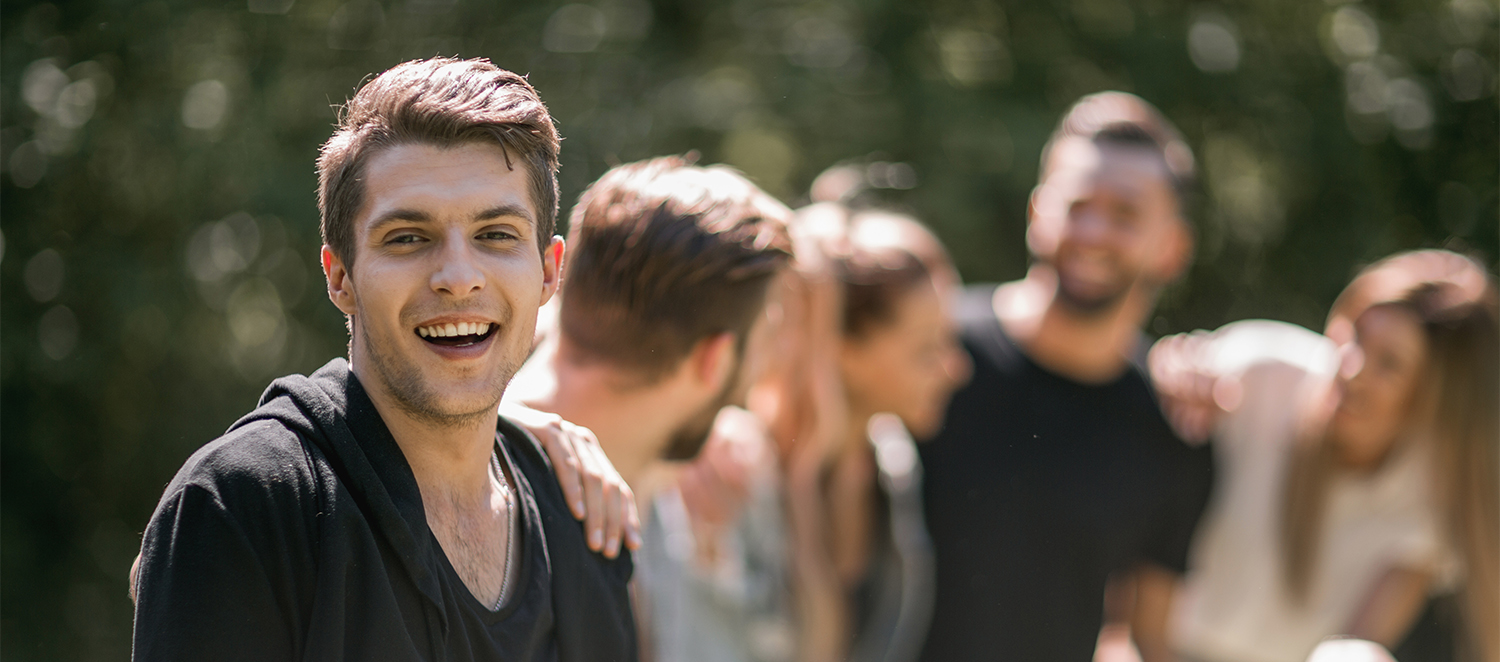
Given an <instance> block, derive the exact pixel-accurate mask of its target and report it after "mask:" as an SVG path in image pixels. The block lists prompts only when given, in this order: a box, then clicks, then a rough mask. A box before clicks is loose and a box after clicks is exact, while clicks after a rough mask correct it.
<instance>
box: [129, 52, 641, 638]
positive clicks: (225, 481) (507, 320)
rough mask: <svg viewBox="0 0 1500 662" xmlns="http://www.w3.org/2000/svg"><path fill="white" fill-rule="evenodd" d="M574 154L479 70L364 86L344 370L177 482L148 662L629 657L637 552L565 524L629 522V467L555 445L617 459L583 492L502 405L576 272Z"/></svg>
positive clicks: (264, 405)
mask: <svg viewBox="0 0 1500 662" xmlns="http://www.w3.org/2000/svg"><path fill="white" fill-rule="evenodd" d="M558 143H559V138H558V135H557V132H556V129H555V128H554V126H553V123H552V119H551V117H550V116H549V115H548V113H547V110H546V107H545V106H544V105H543V104H542V102H541V100H540V99H539V98H538V97H537V94H536V91H535V90H534V89H532V87H531V86H530V85H529V84H528V83H527V82H526V80H525V79H524V78H522V77H520V76H518V75H516V74H514V73H511V72H509V71H504V70H501V69H499V68H497V67H495V66H494V65H493V64H490V63H489V61H487V60H454V59H447V58H435V59H432V60H423V61H414V62H408V63H405V64H403V65H400V66H398V67H395V68H393V69H391V70H389V71H386V72H385V73H383V74H381V75H379V76H377V77H376V78H374V79H373V80H371V81H370V82H369V83H368V84H366V85H364V86H363V87H362V88H361V89H360V90H359V92H358V93H357V94H356V95H355V96H354V98H353V99H352V100H350V101H349V103H348V105H347V106H346V107H345V108H344V109H343V112H342V113H341V116H340V120H339V123H338V126H337V129H336V131H335V133H334V135H333V136H332V137H331V138H330V139H329V140H328V141H327V143H325V144H324V146H323V149H322V153H321V155H320V157H319V159H318V175H319V189H318V194H319V195H318V201H319V210H320V212H321V216H322V235H323V239H324V242H325V243H324V246H323V250H322V261H323V269H324V274H325V276H326V277H327V285H328V295H329V298H330V299H331V300H332V301H333V303H334V304H335V305H336V306H338V308H339V309H340V310H341V311H342V312H343V313H344V315H345V316H346V321H347V324H348V329H349V334H350V341H349V359H348V360H347V361H345V360H344V359H342V358H339V359H334V360H333V361H330V362H329V363H328V364H327V365H325V366H324V367H323V368H321V369H319V370H318V371H316V372H315V373H313V374H312V375H311V376H310V377H303V376H300V375H294V376H290V377H283V378H281V379H278V380H276V381H275V382H273V383H272V384H271V386H270V387H269V388H268V389H267V390H266V392H265V395H263V396H262V398H261V403H260V405H259V407H258V408H257V409H256V410H255V411H253V412H251V413H250V414H248V415H246V416H245V417H243V418H241V419H240V420H239V421H238V422H237V423H235V425H234V426H232V427H231V428H230V430H229V432H227V433H225V435H224V436H222V437H220V438H219V439H217V440H215V441H213V442H211V443H209V444H208V445H206V446H204V447H203V448H201V449H200V450H198V451H197V452H196V453H194V455H193V456H192V457H191V458H189V459H188V460H187V462H186V463H185V464H184V465H183V467H182V469H181V470H180V471H179V472H178V473H177V475H176V477H175V478H174V479H173V480H172V482H171V484H169V485H168V486H167V489H166V491H165V494H164V495H163V496H162V498H161V501H160V503H159V505H158V506H157V509H156V512H155V514H154V515H153V516H152V518H151V522H150V524H149V525H148V527H147V529H146V532H145V535H144V540H143V542H142V549H141V555H140V557H139V558H138V568H137V569H138V573H136V572H134V571H133V573H132V574H133V575H134V577H133V578H132V584H133V588H134V596H135V597H136V599H137V602H136V611H135V637H134V657H135V658H136V659H143V660H178V659H181V660H203V659H213V660H272V659H282V660H287V659H310V660H324V659H471V660H499V659H505V660H531V659H537V660H578V661H583V660H605V659H613V660H626V659H634V657H635V655H636V641H635V634H636V633H635V626H634V622H633V617H632V613H631V611H630V604H629V596H628V593H627V582H628V581H629V578H630V574H631V565H630V559H629V555H628V554H626V555H621V556H619V557H618V558H614V559H613V560H609V559H605V558H604V557H603V556H599V555H594V554H591V553H589V551H588V550H589V547H588V545H587V544H586V543H585V540H584V538H585V535H584V529H583V527H580V526H578V525H577V524H576V523H574V522H573V521H572V518H571V517H570V514H571V515H577V514H578V512H577V509H575V508H570V501H578V500H579V492H581V491H583V490H584V489H585V488H587V491H588V492H589V493H590V494H593V495H596V496H597V495H599V494H604V493H609V494H614V495H615V496H616V499H615V500H614V501H612V502H611V503H600V502H598V500H597V499H596V500H595V501H596V503H593V504H591V505H590V510H592V511H593V512H594V513H595V515H596V518H595V521H594V522H593V523H592V524H598V523H599V521H598V518H597V514H598V513H599V512H600V511H601V510H604V509H613V510H616V511H619V512H621V513H622V516H620V517H617V518H615V519H616V520H617V524H618V522H619V521H622V520H623V519H625V518H626V517H627V516H629V508H630V507H631V504H630V503H629V501H628V499H625V500H624V501H621V500H619V495H620V493H621V490H622V488H621V487H620V485H619V482H618V476H617V475H615V474H614V470H613V469H612V468H610V467H609V464H608V462H607V461H604V460H603V458H602V457H599V456H595V455H590V456H589V457H586V458H579V457H577V456H576V455H575V456H570V457H562V456H557V455H554V456H553V457H554V461H555V462H559V463H562V462H566V463H568V464H573V463H574V462H580V463H582V464H583V465H585V466H586V467H587V469H585V470H584V471H583V473H585V474H590V475H592V477H593V478H592V479H586V480H585V481H584V482H585V483H590V482H594V483H597V479H598V478H599V476H600V475H601V474H605V473H607V474H608V477H607V478H606V479H605V480H604V482H603V484H602V485H601V484H594V485H593V486H592V487H591V488H589V487H588V486H587V485H579V484H576V483H575V484H574V485H573V492H572V494H569V493H568V492H567V491H565V489H564V487H563V486H562V485H561V484H560V482H565V481H568V480H569V478H572V479H574V480H576V479H578V475H577V474H578V471H577V470H576V469H568V470H561V469H560V470H559V472H560V473H561V475H560V476H554V473H553V469H552V468H551V467H550V466H549V463H548V459H547V457H546V456H545V455H544V454H543V450H542V447H541V445H540V444H539V443H538V442H537V440H536V439H534V438H533V437H532V436H530V435H529V434H528V432H527V431H525V430H523V429H522V428H520V427H517V426H516V424H514V423H512V422H511V421H510V420H508V419H507V418H505V417H502V416H499V415H498V414H497V405H498V404H499V402H500V400H501V396H502V394H503V393H504V391H505V389H506V386H507V384H508V382H509V381H510V379H511V377H512V375H514V374H515V372H516V370H517V369H518V368H519V367H520V365H521V362H522V360H524V358H525V357H526V355H527V353H528V352H529V351H530V348H531V341H532V336H533V333H534V326H535V320H536V315H537V310H538V308H539V307H540V306H541V305H543V304H544V303H545V302H546V301H547V300H548V299H549V298H550V297H551V296H552V295H553V293H554V292H555V291H556V289H557V286H558V284H559V282H560V278H559V276H560V275H561V274H560V268H561V266H562V255H563V242H562V240H561V238H558V237H555V236H553V234H552V231H553V229H554V226H555V219H556V214H557V179H556V171H557V153H558V152H557V150H558ZM541 427H542V428H549V429H552V430H553V431H554V432H567V431H568V429H565V428H562V427H561V426H559V425H557V424H556V422H555V421H551V422H543V423H542V424H541ZM569 429H571V428H569ZM573 432H574V434H573V436H574V437H577V436H578V435H577V434H576V430H575V431H573ZM580 448H582V447H580ZM582 450H584V451H585V452H586V451H587V450H588V449H587V448H582ZM548 452H549V453H550V451H548ZM570 510H571V511H572V512H571V513H570ZM613 535H615V536H619V535H620V534H619V533H618V531H616V532H615V533H614V534H613ZM597 547H599V546H598V545H596V546H595V548H597Z"/></svg>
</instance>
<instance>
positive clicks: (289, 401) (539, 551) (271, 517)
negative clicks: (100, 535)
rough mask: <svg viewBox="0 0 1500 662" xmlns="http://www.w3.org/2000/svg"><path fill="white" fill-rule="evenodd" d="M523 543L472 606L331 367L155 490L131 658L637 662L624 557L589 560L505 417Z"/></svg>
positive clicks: (385, 445)
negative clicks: (500, 590)
mask: <svg viewBox="0 0 1500 662" xmlns="http://www.w3.org/2000/svg"><path fill="white" fill-rule="evenodd" d="M495 448H496V451H497V452H498V453H499V454H500V456H501V458H502V461H503V462H505V463H506V466H507V467H508V468H509V472H508V473H509V476H510V478H511V480H512V481H513V485H514V486H515V488H516V491H517V496H518V497H519V498H518V503H519V504H520V506H521V507H520V509H519V512H520V514H521V515H522V520H521V521H520V523H519V529H520V536H519V537H518V538H517V541H516V542H517V543H518V544H519V547H518V548H517V555H516V557H515V561H516V567H515V568H513V573H514V574H512V575H511V577H510V580H509V581H512V582H517V583H516V584H514V585H513V586H512V589H511V594H510V596H509V598H508V600H507V602H506V604H505V605H503V606H502V607H501V609H499V610H498V611H491V610H490V609H488V608H487V607H486V606H485V605H482V604H480V603H479V601H478V600H476V599H475V598H474V596H473V594H472V593H470V592H469V589H468V587H467V586H466V585H465V584H464V583H463V581H462V579H460V578H459V576H458V574H457V572H456V571H454V570H453V568H452V565H451V564H450V563H449V562H448V559H447V556H446V555H445V554H444V552H443V550H442V547H441V546H440V545H439V544H438V542H437V539H436V538H435V537H434V536H433V535H432V531H431V530H430V529H429V528H428V527H427V523H426V513H425V510H424V508H423V506H422V501H421V492H420V490H419V489H418V487H417V484H416V479H415V477H414V476H413V474H412V472H411V467H410V465H408V464H407V462H406V459H405V456H404V455H403V454H402V452H401V449H400V447H399V446H397V445H396V442H395V439H394V438H393V437H391V434H390V431H389V430H388V429H387V428H386V426H385V424H384V422H383V421H382V420H381V419H380V416H379V414H378V413H377V412H376V411H375V409H374V405H373V404H372V403H371V402H370V400H369V397H368V396H367V395H366V394H365V392H364V390H363V388H362V387H361V386H360V385H359V382H358V380H357V379H355V377H354V375H353V374H352V373H351V372H349V369H348V365H347V364H346V363H345V362H344V361H343V360H335V361H333V362H330V363H329V364H328V365H327V366H324V368H323V369H321V370H319V371H318V372H316V373H314V374H313V375H312V376H311V377H301V376H292V377H286V378H283V379H279V380H277V381H276V382H275V383H273V384H272V385H271V387H270V388H269V389H268V390H267V391H266V394H265V395H264V396H263V397H262V401H261V406H260V407H259V408H257V409H256V410H255V411H254V412H252V413H251V414H250V415H248V416H246V417H245V418H244V419H241V420H240V422H238V423H236V424H235V426H234V427H232V428H231V429H230V431H229V432H228V433H226V434H225V435H224V436H223V437H220V438H219V439H217V440H215V441H213V442H211V443H209V444H208V445H206V446H204V447H203V448H202V449H200V450H199V451H198V452H196V453H194V454H193V456H192V457H191V458H189V459H188V461H187V462H186V463H185V464H184V466H183V468H182V469H181V470H180V471H179V472H178V474H177V476H176V477H175V478H174V479H173V480H172V483H171V484H170V485H168V486H167V490H166V493H165V494H164V495H163V497H162V500H161V503H160V504H158V506H157V510H156V513H155V515H153V517H152V519H151V523H150V524H149V526H148V527H147V529H146V533H145V536H144V540H143V542H142V558H141V570H140V574H139V577H138V578H137V583H136V590H137V595H138V600H137V603H136V620H135V642H134V649H135V657H136V658H137V659H142V660H147V659H149V660H294V659H303V660H319V661H322V660H451V661H455V662H462V661H468V660H476V661H477V660H507V661H510V660H545V661H551V660H559V661H560V662H593V661H595V660H634V659H635V657H636V652H637V651H636V640H635V626H634V622H633V618H632V616H631V613H630V606H629V596H628V587H627V584H628V582H629V579H630V574H631V570H632V566H631V562H630V559H629V556H628V555H626V554H622V555H621V557H620V558H618V559H615V560H608V559H604V558H603V557H601V556H599V555H597V554H593V553H591V552H589V551H588V549H587V547H586V546H585V545H584V540H583V531H582V526H581V525H580V524H579V523H578V522H576V521H575V520H573V518H572V515H571V513H570V512H569V511H568V507H567V505H566V502H565V499H564V496H563V494H562V490H561V488H560V487H559V486H558V485H557V481H556V479H555V478H554V477H553V474H552V469H551V466H550V465H549V464H548V462H547V459H546V456H545V453H543V452H542V451H541V449H540V447H539V446H538V444H537V442H536V441H535V439H533V438H532V437H530V435H528V434H527V433H525V432H524V431H522V430H521V429H519V428H517V427H515V426H513V425H511V424H510V423H509V422H508V421H505V420H504V419H503V418H502V419H501V420H500V423H499V429H498V431H497V435H496V446H495Z"/></svg>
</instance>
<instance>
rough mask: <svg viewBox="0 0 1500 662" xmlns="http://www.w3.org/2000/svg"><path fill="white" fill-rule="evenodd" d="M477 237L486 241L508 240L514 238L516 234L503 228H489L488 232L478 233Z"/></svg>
mask: <svg viewBox="0 0 1500 662" xmlns="http://www.w3.org/2000/svg"><path fill="white" fill-rule="evenodd" d="M479 238H480V239H484V240H487V241H510V240H512V239H515V238H516V235H514V234H511V233H509V232H505V231H503V230H491V231H489V232H485V233H482V234H480V235H479Z"/></svg>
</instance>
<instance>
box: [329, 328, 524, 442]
mask: <svg viewBox="0 0 1500 662" xmlns="http://www.w3.org/2000/svg"><path fill="white" fill-rule="evenodd" d="M509 321H510V320H508V319H507V320H504V321H503V322H501V323H502V324H507V323H509ZM361 327H363V328H362V329H361ZM355 328H356V329H361V331H360V332H359V333H356V334H355V336H356V338H357V341H356V342H358V343H360V345H362V346H363V347H364V351H365V356H367V357H368V358H369V360H370V367H372V368H374V369H375V376H376V378H377V379H379V380H380V381H381V382H382V383H383V384H385V388H386V391H387V392H389V393H390V394H391V397H392V398H394V399H395V400H396V406H397V407H400V408H401V410H402V411H404V412H406V413H407V415H409V416H411V417H412V418H415V419H417V420H419V421H423V422H425V423H427V424H429V425H432V426H434V427H439V428H457V427H462V426H464V425H466V424H468V423H471V422H473V421H475V420H477V419H481V418H483V417H485V416H486V415H488V414H490V413H492V412H495V411H496V410H497V408H498V407H499V406H500V398H501V397H502V396H504V395H505V386H506V384H509V383H510V378H511V377H512V376H514V375H515V374H516V370H518V369H519V368H520V366H518V365H512V364H511V363H510V362H506V363H505V364H504V365H503V366H501V369H500V370H498V371H496V373H495V378H494V379H493V380H491V382H490V383H489V384H487V385H486V386H487V389H486V394H485V397H483V398H481V400H482V401H483V404H482V405H481V406H477V407H474V408H472V409H473V411H455V410H454V408H453V407H452V406H445V405H451V403H445V402H444V400H443V397H442V396H441V395H439V394H438V393H436V392H434V391H433V389H432V387H431V386H430V385H429V384H428V383H427V380H426V379H424V378H423V377H422V370H421V368H418V367H417V365H416V364H415V363H414V362H411V361H407V360H404V357H403V356H402V355H401V354H400V352H397V351H394V350H393V349H388V345H389V344H391V343H387V342H384V341H376V340H372V339H371V334H370V333H368V332H367V331H365V329H368V328H369V327H368V326H367V325H361V324H356V325H355ZM501 329H502V330H504V327H503V326H502V327H501ZM491 342H494V343H499V342H500V333H499V332H497V333H496V334H495V338H494V339H493V340H492V341H491ZM490 350H491V351H499V348H498V347H491V348H490Z"/></svg>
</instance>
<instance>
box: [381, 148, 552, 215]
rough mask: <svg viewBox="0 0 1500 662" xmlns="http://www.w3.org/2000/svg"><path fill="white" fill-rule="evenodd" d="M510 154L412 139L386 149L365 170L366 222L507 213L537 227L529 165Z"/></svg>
mask: <svg viewBox="0 0 1500 662" xmlns="http://www.w3.org/2000/svg"><path fill="white" fill-rule="evenodd" d="M505 156H506V155H505V152H504V151H502V150H501V148H500V147H499V146H498V145H492V144H488V143H465V144H460V145H454V146H440V145H433V144H428V143H408V144H402V145H394V146H391V147H388V148H386V149H383V150H380V151H379V152H377V153H376V154H373V155H371V156H370V157H369V158H370V160H369V162H368V163H367V165H366V168H365V177H364V179H365V182H364V184H365V187H366V190H365V196H364V197H365V209H363V210H362V213H361V214H360V216H361V218H362V219H363V220H364V223H362V224H361V225H366V226H369V225H373V224H377V223H381V222H383V221H384V220H386V219H387V218H388V217H389V216H391V215H392V214H395V215H397V216H402V217H407V218H408V220H437V219H438V218H452V217H455V216H457V217H460V218H466V219H467V220H483V219H486V218H494V217H498V216H507V217H512V218H518V219H520V220H524V221H526V222H527V223H529V224H531V225H535V224H536V222H537V218H536V216H537V215H536V210H535V209H534V204H533V200H532V196H531V191H530V181H529V178H528V176H527V173H526V171H525V166H524V165H520V164H516V163H515V161H514V160H512V161H511V162H510V163H507V162H506V159H505ZM418 217H426V218H418Z"/></svg>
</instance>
